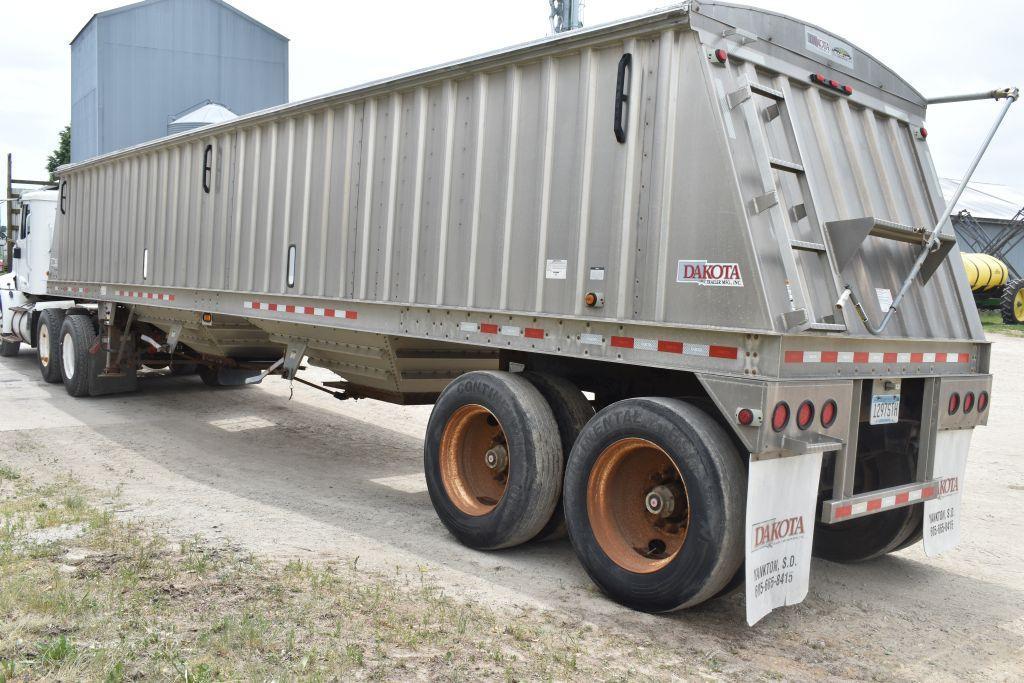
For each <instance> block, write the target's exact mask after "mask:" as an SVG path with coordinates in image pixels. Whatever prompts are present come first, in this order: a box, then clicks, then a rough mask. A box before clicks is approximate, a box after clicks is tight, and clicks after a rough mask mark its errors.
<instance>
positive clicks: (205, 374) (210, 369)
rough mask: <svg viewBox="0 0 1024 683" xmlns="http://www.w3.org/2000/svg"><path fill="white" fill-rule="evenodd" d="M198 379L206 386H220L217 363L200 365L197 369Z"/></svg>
mask: <svg viewBox="0 0 1024 683" xmlns="http://www.w3.org/2000/svg"><path fill="white" fill-rule="evenodd" d="M197 372H198V373H199V379H201V380H203V384H205V385H206V386H208V387H222V386H224V385H223V384H221V383H220V367H219V366H217V365H200V366H199V367H198V369H197Z"/></svg>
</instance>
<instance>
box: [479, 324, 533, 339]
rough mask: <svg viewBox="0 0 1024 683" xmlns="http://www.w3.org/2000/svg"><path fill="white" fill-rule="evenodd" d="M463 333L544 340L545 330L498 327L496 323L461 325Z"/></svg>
mask: <svg viewBox="0 0 1024 683" xmlns="http://www.w3.org/2000/svg"><path fill="white" fill-rule="evenodd" d="M459 329H460V330H462V331H463V332H476V333H478V334H498V335H501V336H503V337H526V338H527V339H543V338H544V330H543V329H541V328H539V327H516V326H515V325H496V324H494V323H469V322H466V323H459Z"/></svg>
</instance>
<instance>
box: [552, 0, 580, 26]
mask: <svg viewBox="0 0 1024 683" xmlns="http://www.w3.org/2000/svg"><path fill="white" fill-rule="evenodd" d="M548 3H550V5H551V15H550V17H549V18H550V19H551V29H552V30H553V31H554V32H555V33H562V32H563V31H572V30H573V29H576V28H583V0H548Z"/></svg>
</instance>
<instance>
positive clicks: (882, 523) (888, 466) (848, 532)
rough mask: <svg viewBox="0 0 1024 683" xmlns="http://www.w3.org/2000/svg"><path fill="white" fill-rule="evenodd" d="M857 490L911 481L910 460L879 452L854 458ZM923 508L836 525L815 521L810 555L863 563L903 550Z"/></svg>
mask: <svg viewBox="0 0 1024 683" xmlns="http://www.w3.org/2000/svg"><path fill="white" fill-rule="evenodd" d="M857 468H858V470H860V471H859V472H858V474H857V478H858V479H859V480H861V481H862V482H863V484H862V485H861V486H860V487H858V488H860V489H861V490H864V491H875V490H878V489H884V488H889V487H890V486H897V485H899V484H901V483H904V482H908V481H912V480H913V476H914V474H915V473H914V459H913V457H912V456H911V455H910V454H907V453H896V452H879V453H873V454H869V455H868V456H861V457H858V458H857ZM923 510H924V505H923V504H921V503H917V504H914V505H907V506H905V507H901V508H896V509H895V510H888V511H886V512H878V513H875V514H873V515H868V516H866V517H857V518H855V519H850V520H847V521H845V522H839V523H838V524H823V523H822V522H818V523H817V524H816V525H815V529H814V556H815V557H820V558H822V559H824V560H830V561H832V562H841V563H853V562H865V561H867V560H872V559H874V558H876V557H880V556H882V555H885V554H886V553H891V552H894V551H896V550H899V549H900V548H901V547H904V544H905V543H907V542H908V541H910V539H911V538H912V537H913V535H914V533H915V532H916V531H918V530H920V529H921V522H922V519H923Z"/></svg>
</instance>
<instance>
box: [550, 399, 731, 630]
mask: <svg viewBox="0 0 1024 683" xmlns="http://www.w3.org/2000/svg"><path fill="white" fill-rule="evenodd" d="M564 495H565V498H564V501H565V521H566V524H567V526H568V528H569V539H570V540H571V541H572V545H573V548H575V550H576V555H577V556H578V557H579V559H580V562H581V563H582V564H583V567H584V569H586V571H587V573H588V574H589V575H590V578H591V579H593V581H594V583H596V584H597V585H598V587H599V588H600V589H601V590H602V591H603V592H604V593H605V594H606V595H608V596H609V597H610V598H612V599H613V600H615V601H617V602H619V603H621V604H623V605H626V606H627V607H630V608H632V609H637V610H642V611H645V612H669V611H672V610H677V609H683V608H686V607H692V606H694V605H697V604H699V603H701V602H704V601H706V600H709V599H711V598H713V597H715V596H716V595H719V594H721V593H723V592H727V591H726V589H727V587H728V586H729V585H730V583H731V582H732V580H733V579H734V578H735V577H736V574H737V571H738V570H739V568H740V567H741V565H742V564H743V543H744V536H743V525H744V506H745V504H746V498H747V478H746V475H745V473H744V469H743V463H742V461H741V460H740V456H739V452H738V451H737V450H736V447H735V445H733V442H732V441H731V439H730V438H729V435H728V434H726V432H725V430H724V429H723V428H722V427H721V426H720V425H719V424H718V423H717V422H716V421H715V420H714V419H713V418H712V417H711V416H710V415H708V414H707V413H705V412H703V411H702V410H700V409H699V408H697V407H696V406H694V405H691V404H689V403H686V402H684V401H680V400H678V399H669V398H630V399H626V400H624V401H619V402H618V403H614V404H612V405H610V406H608V407H607V408H605V409H603V410H601V411H600V412H598V413H597V415H595V416H594V418H593V419H592V420H590V422H588V423H587V425H586V426H585V427H584V428H583V431H582V432H581V433H580V436H579V438H578V439H577V440H576V445H575V446H573V449H572V453H571V454H570V455H569V463H568V466H567V467H566V471H565V493H564Z"/></svg>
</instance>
